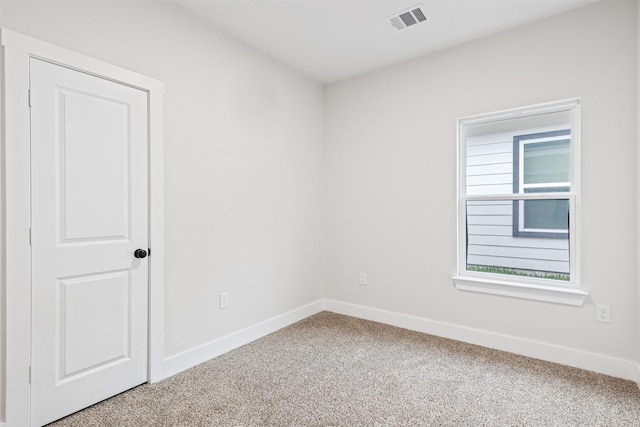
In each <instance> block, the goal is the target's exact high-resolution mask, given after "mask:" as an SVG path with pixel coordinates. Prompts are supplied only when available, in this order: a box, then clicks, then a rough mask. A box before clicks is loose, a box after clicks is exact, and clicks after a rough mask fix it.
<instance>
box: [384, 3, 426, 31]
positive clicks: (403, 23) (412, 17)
mask: <svg viewBox="0 0 640 427" xmlns="http://www.w3.org/2000/svg"><path fill="white" fill-rule="evenodd" d="M387 19H388V20H389V22H391V25H393V28H395V29H396V30H403V29H405V28H407V27H410V26H412V25H415V24H419V23H421V22H427V21H428V20H429V19H430V18H429V15H427V12H425V10H424V5H422V4H418V5H416V6H413V7H411V8H409V9H407V10H404V11H402V12H400V13H396V14H394V15H392V16H390V17H388V18H387Z"/></svg>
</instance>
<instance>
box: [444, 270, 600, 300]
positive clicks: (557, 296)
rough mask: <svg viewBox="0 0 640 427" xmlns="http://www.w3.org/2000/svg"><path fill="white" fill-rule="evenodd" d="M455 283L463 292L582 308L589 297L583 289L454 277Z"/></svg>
mask: <svg viewBox="0 0 640 427" xmlns="http://www.w3.org/2000/svg"><path fill="white" fill-rule="evenodd" d="M453 283H454V284H455V286H456V288H457V289H459V290H461V291H469V292H480V293H484V294H492V295H502V296H508V297H514V298H524V299H530V300H536V301H547V302H553V303H557V304H567V305H574V306H581V305H582V304H584V302H585V300H586V299H587V297H588V296H589V293H588V292H586V291H584V290H581V289H575V288H561V287H556V286H540V285H530V284H526V283H514V282H507V281H500V280H489V279H482V278H477V277H469V276H464V277H463V276H456V277H453Z"/></svg>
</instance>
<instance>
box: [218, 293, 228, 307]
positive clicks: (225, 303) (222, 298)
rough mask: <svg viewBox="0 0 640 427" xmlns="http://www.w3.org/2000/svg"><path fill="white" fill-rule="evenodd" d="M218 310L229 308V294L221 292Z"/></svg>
mask: <svg viewBox="0 0 640 427" xmlns="http://www.w3.org/2000/svg"><path fill="white" fill-rule="evenodd" d="M219 302H220V308H221V309H222V308H227V307H229V292H223V293H221V294H220V299H219Z"/></svg>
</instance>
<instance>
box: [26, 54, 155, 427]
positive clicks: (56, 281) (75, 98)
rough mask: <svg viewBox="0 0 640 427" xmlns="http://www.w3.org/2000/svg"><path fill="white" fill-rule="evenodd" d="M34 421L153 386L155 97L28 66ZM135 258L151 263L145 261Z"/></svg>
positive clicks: (36, 63)
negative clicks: (151, 119)
mask: <svg viewBox="0 0 640 427" xmlns="http://www.w3.org/2000/svg"><path fill="white" fill-rule="evenodd" d="M30 68H31V75H30V80H31V81H30V85H31V187H32V190H31V191H32V193H31V194H32V201H31V227H32V228H31V235H32V257H31V270H32V274H31V287H32V291H31V292H32V300H31V316H32V333H31V408H32V409H31V413H32V418H31V420H32V425H42V424H46V423H48V422H50V421H53V420H55V419H58V418H61V417H64V416H65V415H68V414H70V413H73V412H76V411H78V410H80V409H82V408H85V407H87V406H89V405H92V404H93V403H96V402H99V401H100V400H103V399H105V398H108V397H110V396H113V395H115V394H117V393H119V392H122V391H124V390H127V389H129V388H131V387H134V386H136V385H138V384H141V383H144V382H145V381H146V380H147V334H148V328H147V311H148V303H147V301H148V258H136V257H135V256H134V252H135V251H136V250H137V249H143V250H147V245H148V225H147V223H148V214H147V209H148V208H147V139H148V138H147V136H148V135H147V133H148V130H147V128H148V124H147V117H148V114H147V94H146V92H143V91H141V90H138V89H135V88H131V87H128V86H125V85H122V84H119V83H115V82H112V81H109V80H106V79H103V78H99V77H95V76H92V75H89V74H85V73H82V72H78V71H75V70H72V69H69V68H66V67H63V66H59V65H54V64H51V63H49V62H45V61H41V60H37V59H31V63H30ZM138 255H139V256H142V255H144V254H142V253H138Z"/></svg>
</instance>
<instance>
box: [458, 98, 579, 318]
mask: <svg viewBox="0 0 640 427" xmlns="http://www.w3.org/2000/svg"><path fill="white" fill-rule="evenodd" d="M579 107H580V102H579V100H577V99H575V100H569V101H561V102H554V103H549V104H543V105H537V106H533V107H526V108H518V109H513V110H508V111H501V112H498V113H491V114H485V115H480V116H473V117H467V118H463V119H460V120H459V121H458V144H459V145H458V162H459V168H458V170H459V175H458V183H459V185H458V274H457V276H456V277H454V278H453V279H454V283H455V285H456V287H457V288H458V289H461V290H467V291H477V292H485V293H492V294H500V295H509V296H515V297H522V298H530V299H537V300H545V301H553V302H559V303H566V304H574V305H579V304H582V303H583V302H584V300H585V298H586V295H587V293H586V292H585V291H583V290H582V289H580V284H579V278H578V273H579V267H578V262H579V256H578V255H579V254H578V252H579V244H578V241H579V235H578V230H579V227H578V222H579V212H578V194H579V191H578V190H579V182H578V177H579V173H578V169H579V161H578V160H579V155H578V150H579V124H578V123H579Z"/></svg>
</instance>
